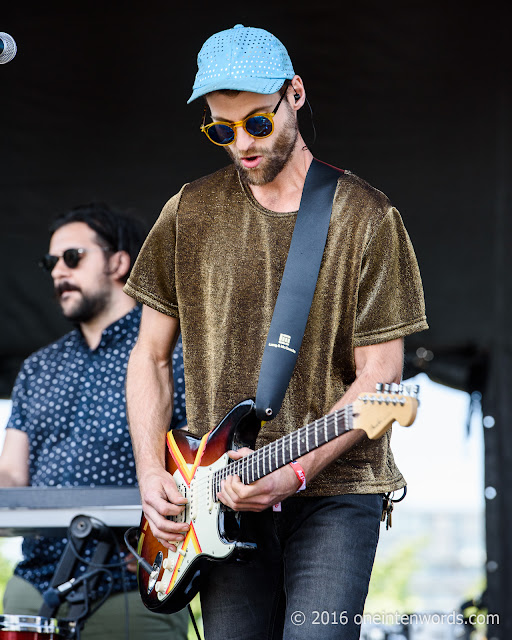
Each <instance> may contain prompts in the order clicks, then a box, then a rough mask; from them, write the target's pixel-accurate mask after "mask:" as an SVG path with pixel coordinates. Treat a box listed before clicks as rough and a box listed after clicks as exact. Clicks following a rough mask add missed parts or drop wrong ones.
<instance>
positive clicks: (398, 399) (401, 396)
mask: <svg viewBox="0 0 512 640" xmlns="http://www.w3.org/2000/svg"><path fill="white" fill-rule="evenodd" d="M418 394H419V386H418V385H412V386H404V385H402V384H400V385H398V384H391V385H389V384H378V385H377V386H376V392H375V393H363V394H361V395H360V396H359V397H358V398H357V400H356V401H355V402H354V403H353V404H352V411H353V421H354V429H363V431H365V432H366V435H367V436H368V437H369V438H370V439H371V440H376V439H377V438H380V437H381V436H383V435H384V434H385V433H386V431H387V430H388V429H389V428H390V427H391V425H392V424H393V422H395V420H396V421H397V422H398V423H399V424H401V425H402V427H409V426H410V425H411V424H412V423H413V422H414V419H415V418H416V411H417V409H418V404H419V401H418Z"/></svg>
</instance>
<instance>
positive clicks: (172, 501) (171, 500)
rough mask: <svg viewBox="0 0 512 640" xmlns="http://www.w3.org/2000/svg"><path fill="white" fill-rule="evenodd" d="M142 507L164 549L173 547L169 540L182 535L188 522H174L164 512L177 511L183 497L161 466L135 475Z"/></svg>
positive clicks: (183, 536)
mask: <svg viewBox="0 0 512 640" xmlns="http://www.w3.org/2000/svg"><path fill="white" fill-rule="evenodd" d="M139 488H140V495H141V499H142V509H143V511H144V514H145V516H146V518H147V520H148V522H149V526H150V528H151V531H152V533H153V535H154V537H155V538H156V539H157V540H158V541H159V542H160V543H161V544H162V545H163V546H164V547H166V548H167V549H171V550H172V551H176V546H175V544H173V543H176V542H180V541H181V540H184V539H185V535H186V533H187V531H188V530H189V528H190V526H189V525H188V524H187V523H186V522H174V521H173V520H169V519H168V518H167V516H177V515H178V514H180V513H181V512H182V511H183V509H184V508H185V505H186V504H187V502H188V501H187V499H186V498H184V497H183V496H182V495H181V493H180V492H179V491H178V487H177V486H176V482H175V481H174V478H173V477H172V476H171V474H170V473H168V472H167V471H166V470H165V469H158V470H155V469H152V470H151V471H149V472H148V473H146V474H145V475H144V476H143V477H141V478H139Z"/></svg>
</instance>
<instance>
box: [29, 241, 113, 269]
mask: <svg viewBox="0 0 512 640" xmlns="http://www.w3.org/2000/svg"><path fill="white" fill-rule="evenodd" d="M99 249H102V250H103V251H111V249H109V247H99ZM87 251H90V249H66V251H64V253H63V254H62V255H61V256H52V254H51V253H47V254H45V255H44V256H43V257H42V258H41V260H39V266H40V267H41V268H42V269H44V270H45V271H48V273H51V272H52V271H53V269H54V268H55V265H56V264H57V262H58V261H59V260H60V259H61V258H62V259H63V260H64V264H65V265H66V267H69V268H70V269H76V268H77V267H78V263H79V262H80V260H81V259H82V257H83V256H84V254H86V253H87Z"/></svg>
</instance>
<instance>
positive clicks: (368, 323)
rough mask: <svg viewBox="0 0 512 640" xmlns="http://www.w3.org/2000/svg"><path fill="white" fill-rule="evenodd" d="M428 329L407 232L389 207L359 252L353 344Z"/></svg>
mask: <svg viewBox="0 0 512 640" xmlns="http://www.w3.org/2000/svg"><path fill="white" fill-rule="evenodd" d="M424 329H428V324H427V322H426V316H425V303H424V298H423V288H422V284H421V277H420V272H419V268H418V263H417V261H416V256H415V254H414V249H413V247H412V244H411V241H410V239H409V235H408V234H407V231H406V229H405V227H404V224H403V222H402V218H401V217H400V214H399V213H398V211H397V210H396V209H394V208H390V209H389V211H388V212H387V214H386V215H385V216H384V218H383V219H382V221H381V223H380V224H379V226H378V228H377V229H376V230H375V232H374V234H373V236H372V238H371V239H370V241H369V243H368V245H367V247H366V250H365V252H364V255H363V260H362V264H361V274H360V279H359V289H358V300H357V316H356V326H355V337H354V346H356V347H358V346H366V345H370V344H375V343H379V342H387V341H389V340H395V339H396V338H401V337H404V336H406V335H408V334H411V333H416V332H418V331H423V330H424Z"/></svg>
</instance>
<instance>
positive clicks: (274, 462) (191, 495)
mask: <svg viewBox="0 0 512 640" xmlns="http://www.w3.org/2000/svg"><path fill="white" fill-rule="evenodd" d="M379 386H380V387H382V385H379ZM386 386H387V387H389V385H386ZM395 386H396V390H395V389H392V390H391V392H389V390H388V389H385V390H384V392H382V389H377V393H364V394H362V395H360V396H359V397H358V399H357V400H356V401H355V402H353V403H352V404H351V405H347V406H345V407H342V408H341V409H338V410H336V411H334V412H333V413H331V414H328V415H325V416H323V417H322V418H319V419H318V420H315V421H314V422H312V423H311V424H309V425H304V426H303V427H300V428H299V429H298V430H296V431H293V432H291V433H288V434H286V435H285V436H283V437H282V438H279V439H278V440H275V441H273V442H271V443H269V444H267V445H265V446H264V447H261V448H260V449H258V450H257V451H254V452H252V453H250V454H249V455H247V456H244V457H243V458H241V459H240V460H237V461H232V460H231V459H230V458H229V457H228V455H227V451H229V450H230V449H234V450H236V449H240V448H241V447H250V448H252V449H254V445H255V442H256V437H257V435H258V432H259V429H260V423H259V421H258V420H257V418H256V412H255V405H254V401H253V400H251V399H249V400H244V401H243V402H240V403H239V404H237V405H236V406H235V407H234V408H233V409H231V411H230V412H229V413H228V414H227V415H226V416H225V417H224V418H223V420H222V421H221V422H220V423H219V424H218V426H217V427H215V429H213V431H211V432H210V433H207V434H206V435H205V436H203V437H202V438H197V437H195V436H193V435H191V434H190V433H188V432H187V431H182V430H176V431H170V432H169V433H168V434H167V443H166V445H167V446H166V468H167V471H168V472H169V473H170V474H171V475H172V476H173V478H174V480H175V481H176V485H177V487H178V489H179V491H180V493H181V494H182V495H183V496H184V497H185V498H186V499H187V500H188V502H187V504H186V507H185V509H184V510H183V511H182V513H181V514H180V515H179V516H174V517H172V520H174V521H175V522H186V523H188V524H189V525H190V529H189V531H188V532H187V535H186V537H185V540H183V541H182V542H179V543H177V550H176V551H174V552H173V551H169V550H168V549H166V548H165V547H164V546H163V545H161V544H160V543H159V542H158V540H156V538H155V537H154V536H153V534H152V532H151V529H150V528H149V523H148V521H147V520H146V518H145V516H143V517H142V521H141V526H140V538H139V548H138V554H139V556H141V557H142V560H143V561H144V562H143V563H142V562H140V563H139V565H138V574H137V575H138V580H139V591H140V595H141V598H142V601H143V603H144V604H145V606H146V607H147V608H148V609H150V610H151V611H154V612H156V613H175V612H176V611H179V610H180V609H183V607H185V606H186V605H187V604H188V603H189V602H190V601H191V600H192V598H193V597H194V596H195V595H196V593H197V592H198V591H199V589H200V586H201V578H202V576H204V574H205V572H206V571H208V569H209V568H211V567H212V566H213V564H212V563H213V562H222V561H229V560H236V559H240V558H241V557H242V555H245V554H246V552H247V551H249V550H251V551H252V550H254V549H255V546H256V545H255V544H254V543H250V542H244V541H242V540H240V539H239V536H240V517H241V515H240V513H238V512H235V511H232V510H231V509H228V508H227V507H225V506H224V505H223V504H222V503H221V502H219V501H218V500H217V493H218V492H219V491H220V487H221V482H222V479H224V478H226V477H227V475H238V477H239V478H240V480H241V481H242V482H243V483H244V484H251V483H253V482H256V481H257V480H259V479H260V478H262V477H264V476H266V475H268V474H269V473H272V472H273V471H275V470H276V469H279V468H281V467H283V466H284V465H286V464H288V463H289V462H291V461H292V460H296V459H298V458H300V457H301V456H303V455H305V454H307V453H308V452H309V451H313V450H314V449H316V448H318V447H321V446H323V445H324V444H326V443H328V442H330V441H331V440H333V439H334V438H338V437H340V436H342V435H343V434H345V438H344V447H340V448H339V454H340V455H343V453H345V452H346V451H348V450H349V449H350V448H351V447H352V446H354V445H355V444H356V443H357V442H360V441H361V439H362V438H364V437H365V434H366V436H367V437H368V438H370V439H377V438H380V437H382V435H383V434H384V433H385V432H386V431H387V430H388V429H389V428H390V427H391V425H392V424H393V422H394V421H395V420H396V421H398V422H399V423H400V424H401V425H402V426H409V425H411V424H412V423H413V422H414V418H415V417H416V410H417V407H418V399H417V392H418V389H417V387H411V388H410V390H407V388H406V391H407V394H406V395H403V393H402V392H403V390H404V389H403V386H402V385H395ZM354 430H355V431H354ZM355 432H357V433H355ZM349 434H350V435H349ZM228 465H229V469H227V468H226V467H228ZM143 564H145V565H146V569H145V568H144V566H143Z"/></svg>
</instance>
